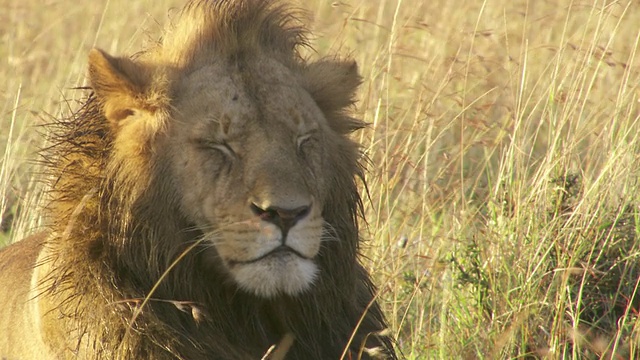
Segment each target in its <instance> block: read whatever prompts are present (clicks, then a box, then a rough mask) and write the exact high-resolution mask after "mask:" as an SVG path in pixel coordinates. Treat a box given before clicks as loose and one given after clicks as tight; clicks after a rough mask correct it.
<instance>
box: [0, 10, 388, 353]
mask: <svg viewBox="0 0 640 360" xmlns="http://www.w3.org/2000/svg"><path fill="white" fill-rule="evenodd" d="M298 17H299V16H298V14H297V13H296V12H295V11H292V10H291V9H290V8H289V7H287V6H285V5H284V4H281V3H279V2H276V1H264V0H237V1H230V0H229V1H225V0H218V1H213V0H212V1H192V2H190V3H189V4H188V5H187V6H186V7H185V8H184V10H183V11H182V13H181V15H180V17H179V18H178V19H177V20H176V21H175V23H174V24H172V25H171V26H169V28H168V30H167V32H166V33H165V35H164V37H163V39H162V40H161V41H160V42H159V44H157V46H155V47H153V48H151V49H149V50H147V51H145V52H143V53H141V54H139V55H138V56H137V57H136V58H135V59H129V58H116V57H111V56H109V55H107V54H105V53H103V52H101V51H99V50H93V51H92V52H91V54H90V57H89V77H90V81H91V88H92V89H91V90H92V91H91V93H90V95H89V96H88V98H87V100H86V102H85V103H84V104H83V105H82V107H81V108H80V109H79V110H78V111H77V112H76V113H75V114H73V115H72V116H70V117H69V118H68V119H61V120H59V121H57V122H56V123H54V124H52V125H51V126H50V131H51V146H50V147H49V148H47V149H45V150H44V157H43V158H44V159H46V160H45V161H46V162H47V164H46V165H47V168H48V169H49V174H48V179H49V180H50V184H49V187H50V190H49V196H50V202H49V205H48V206H47V207H46V209H45V214H44V217H45V219H46V221H47V223H48V224H49V230H48V231H47V233H46V234H45V235H40V236H36V237H32V238H29V239H26V240H23V241H20V242H17V243H16V244H14V245H11V246H9V247H8V248H6V249H4V250H2V252H0V287H1V288H3V289H9V290H5V291H4V292H5V294H3V295H2V299H3V306H2V307H0V358H3V359H4V358H7V359H36V358H37V359H47V358H50V359H58V358H60V359H72V358H79V359H259V358H260V357H261V356H262V355H263V354H264V353H265V352H266V351H267V350H268V349H269V347H270V346H272V345H273V344H277V343H278V342H280V341H281V339H283V338H286V339H289V338H292V339H293V345H292V346H291V348H290V349H289V350H288V352H287V358H288V359H339V358H340V356H341V355H343V353H344V354H346V355H347V358H354V359H355V358H357V357H358V356H362V358H369V357H370V354H373V353H377V354H380V356H381V357H383V358H392V359H393V358H395V357H396V356H395V353H394V350H393V346H392V340H391V339H390V338H389V337H388V336H387V335H384V334H381V331H383V330H385V329H386V327H387V325H386V322H385V319H384V316H383V314H382V312H381V310H380V308H379V306H378V304H377V302H376V301H375V293H376V290H375V287H374V286H373V284H372V283H371V280H370V278H369V275H368V274H367V272H366V271H365V269H364V268H363V267H362V266H361V265H360V263H359V260H358V250H359V245H358V244H359V236H358V225H357V222H358V221H357V220H358V219H357V218H358V216H361V215H362V209H361V200H360V197H359V194H358V189H357V181H363V180H362V178H363V172H362V168H361V166H360V163H359V160H360V157H361V156H360V153H359V148H358V146H357V144H355V143H354V142H353V141H352V140H350V139H349V134H350V133H351V132H352V131H354V130H357V129H359V128H361V127H362V126H363V124H362V123H361V122H360V121H359V120H356V119H353V118H351V117H350V116H349V114H348V111H349V108H350V106H351V105H352V104H353V102H354V97H355V91H356V90H357V87H358V85H359V83H360V77H359V76H358V73H357V67H356V65H355V63H353V62H352V61H348V60H347V61H343V60H339V59H322V60H318V61H307V60H305V59H303V58H302V57H301V56H300V54H299V52H298V51H299V50H300V47H302V46H306V43H305V38H306V32H305V29H304V28H303V27H302V26H301V25H300V23H299V21H298V20H297V19H298ZM203 69H204V70H203ZM207 69H210V70H207ZM218 73H220V74H223V75H224V76H225V77H224V79H226V80H224V81H227V82H228V83H229V85H225V83H224V81H223V80H221V79H222V77H220V78H215V77H211V78H205V79H195V80H194V81H192V80H189V79H190V77H192V76H195V75H194V74H218ZM227 74H229V75H227ZM218 81H220V83H219V84H218V83H217V82H218ZM195 84H198V85H195ZM194 86H196V88H195V89H194ZM200 87H202V89H203V90H202V91H204V92H206V91H208V90H211V89H224V90H225V91H227V90H228V92H229V93H228V94H219V99H222V100H219V99H218V100H214V99H212V100H211V101H214V102H215V101H219V102H220V103H221V104H223V105H222V107H225V108H228V109H229V110H228V111H227V110H225V111H227V112H219V109H214V110H215V111H217V112H216V114H218V116H217V117H216V119H215V121H210V122H209V123H207V125H206V126H210V127H211V126H213V125H215V128H213V127H212V129H214V130H212V131H211V132H212V133H216V134H222V135H225V136H226V135H229V136H231V135H230V134H231V133H232V132H233V131H240V133H241V134H242V136H243V138H242V139H237V140H234V141H236V142H235V143H233V145H234V146H235V149H233V150H226V148H224V147H222V146H221V145H220V144H218V143H214V144H213V145H210V144H209V143H208V140H207V139H208V138H205V139H204V140H206V141H205V144H204V145H203V144H200V143H197V144H193V143H192V142H190V140H194V139H192V138H190V137H189V136H192V135H191V134H192V132H193V133H195V134H199V133H202V132H206V131H199V132H194V128H196V127H201V128H202V129H209V127H205V124H204V122H203V121H204V120H199V119H200V118H199V117H198V116H195V115H194V116H191V115H190V116H187V115H186V114H204V112H203V111H204V110H202V109H201V107H202V108H206V106H210V105H206V104H195V106H196V109H195V110H194V109H192V107H193V106H194V104H192V103H193V101H195V100H193V101H192V100H191V99H190V97H189V96H187V95H185V94H186V93H187V92H188V91H193V94H195V95H194V96H195V97H194V98H196V99H200V98H199V97H197V96H201V94H200V92H202V91H201V90H200ZM207 94H208V93H207ZM274 94H275V95H274ZM277 94H280V95H281V98H279V97H278V95H277ZM283 94H284V95H287V96H282V95H283ZM205 99H208V98H205ZM225 99H226V100H225ZM291 99H293V100H291ZM198 101H199V100H198ZM243 101H244V102H245V103H246V105H244V104H245V103H243ZM184 104H187V105H188V106H190V107H191V108H189V107H187V105H184ZM216 104H217V103H216ZM287 104H289V105H287ZM300 104H302V105H300ZM200 105H202V106H200ZM234 106H235V107H234ZM287 106H289V107H287ZM282 109H288V110H290V111H288V112H287V113H283V112H282V111H281V110H282ZM212 111H213V110H212ZM220 114H232V115H234V116H236V117H238V116H240V115H242V116H245V115H246V116H245V117H246V118H247V119H249V120H246V121H245V120H242V121H239V120H237V119H236V117H233V116H232V117H231V118H230V119H226V118H225V117H224V116H222V115H220ZM240 117H241V116H240ZM281 118H284V120H283V119H281ZM203 119H205V117H203ZM309 119H311V120H309ZM212 124H213V125H212ZM298 128H299V129H303V130H297V129H298ZM238 129H240V130H238ZM309 129H311V130H309ZM207 131H208V130H207ZM222 135H221V136H222ZM290 137H293V140H292V141H291V144H290V145H287V141H289V138H290ZM309 137H311V138H312V141H313V142H312V143H311V144H310V145H309V144H304V145H302V144H301V143H303V142H306V141H307V139H308V138H309ZM245 138H246V139H251V141H250V142H249V140H246V139H245ZM181 139H187V140H189V141H182V140H181ZM296 139H297V140H296ZM194 141H195V142H202V139H200V138H196V139H195V140H194ZM229 141H232V140H229ZM296 141H298V143H296ZM210 146H213V150H212V149H208V148H207V149H204V150H203V149H202V147H210ZM225 146H226V145H225ZM183 149H187V150H184V151H185V152H184V153H183V152H182V151H183ZM221 151H222V154H221V153H220V152H221ZM225 152H232V154H227V153H225ZM234 152H235V153H234ZM185 154H186V155H185ZM270 154H271V155H274V156H271V157H269V155H270ZM230 158H231V159H230ZM198 159H203V161H202V163H199V162H198V161H199V160H198ZM193 163H196V165H197V167H196V170H193V171H194V172H193V173H191V172H190V171H191V170H189V169H192V167H189V166H196V165H193ZM190 164H191V165H190ZM301 164H302V165H301ZM305 164H307V165H305ZM176 169H178V170H176ZM180 169H186V170H184V171H181V170H180ZM203 169H208V170H207V171H205V170H203ZM222 169H226V170H222ZM238 169H241V170H238ZM234 174H245V175H246V176H240V175H238V176H237V177H234V176H236V175H234ZM225 179H227V180H225ZM189 181H192V182H193V183H189ZM209 181H211V183H212V184H215V185H216V186H212V187H202V186H201V187H198V186H197V185H198V184H200V185H203V184H209V183H208V182H209ZM214 181H215V182H214ZM186 183H189V184H195V185H194V186H182V185H184V184H186ZM222 184H225V185H222ZM223 186H226V188H225V187H223ZM236 186H237V187H238V188H242V189H245V190H242V191H241V190H238V191H237V192H235V190H234V191H226V190H224V189H227V188H228V189H235V187H236ZM283 187H286V189H283ZM194 188H195V189H194ZM243 191H244V192H243ZM210 193H211V194H218V193H219V194H218V195H215V196H218V197H217V198H215V199H218V200H219V201H218V203H215V204H213V205H211V204H209V205H206V206H205V205H203V204H201V203H198V202H197V201H199V200H200V199H202V198H204V197H206V196H209V194H210ZM292 193H295V194H294V195H291V194H292ZM203 194H204V195H203ZM274 194H275V195H274ZM282 194H284V195H282ZM211 196H214V195H211ZM256 196H258V197H260V196H262V197H264V198H269V199H270V200H269V201H277V200H278V199H280V198H281V197H282V196H284V198H286V199H285V200H286V201H293V202H295V201H309V202H310V204H313V205H317V206H316V207H313V205H312V206H311V209H312V210H311V215H309V216H308V217H309V220H308V221H307V220H306V219H305V220H304V221H307V223H304V224H307V225H304V226H306V228H304V229H302V230H301V229H298V228H300V227H302V226H303V225H295V227H294V228H292V230H291V233H295V232H296V231H297V232H298V233H300V234H301V235H299V237H300V238H301V239H303V240H304V239H305V236H307V235H306V234H307V233H309V234H311V232H312V230H313V229H317V228H318V226H320V225H317V224H321V225H322V233H323V235H322V236H323V239H322V242H321V243H320V245H319V246H320V247H319V250H318V252H317V254H315V255H314V257H313V259H312V260H310V261H308V263H309V264H311V263H313V264H314V265H313V266H316V267H317V277H316V278H315V279H314V280H313V281H310V282H309V284H308V286H307V284H306V283H304V281H303V280H301V281H303V283H302V285H300V288H299V289H298V288H294V289H293V290H290V293H287V291H289V290H286V289H285V290H282V291H281V290H278V289H279V288H278V289H275V290H273V292H267V293H266V294H267V295H266V296H260V293H259V292H258V294H256V293H252V291H251V289H252V288H253V287H255V286H254V284H253V283H251V282H250V281H249V285H248V288H249V290H247V289H244V288H242V287H241V286H239V284H238V282H237V280H234V279H233V278H232V276H231V275H230V274H234V271H233V269H232V267H233V264H229V263H228V261H227V262H224V261H223V259H224V254H223V253H222V251H223V246H224V244H223V242H224V241H222V240H220V244H218V243H216V241H218V240H215V239H214V238H215V237H216V236H220V237H221V238H224V237H225V236H227V235H226V234H227V233H229V234H231V235H233V236H241V234H242V232H243V231H245V230H246V231H249V230H247V229H244V228H238V229H239V230H237V231H236V233H231V232H230V231H229V230H225V229H226V228H225V227H224V226H221V224H225V223H224V221H225V217H226V216H227V215H226V214H227V213H229V214H230V215H229V216H230V217H232V218H233V216H236V215H237V214H235V215H234V212H236V213H237V212H240V213H241V214H240V215H237V216H236V217H237V218H239V219H243V218H242V216H247V217H248V219H249V220H250V221H254V223H256V224H259V225H260V226H262V228H266V229H267V230H269V231H271V232H273V231H277V229H276V230H273V229H275V228H274V227H273V226H271V225H269V224H267V225H264V224H263V222H260V219H258V220H256V219H251V218H249V217H250V216H251V212H250V211H249V204H250V203H251V201H254V202H256V200H251V199H255V197H256ZM273 198H275V199H276V200H274V199H273ZM300 199H302V200H300ZM207 206H209V207H207ZM201 208H202V209H204V210H200V209H201ZM235 209H239V210H235ZM209 210H211V211H212V212H213V213H215V214H220V212H223V213H224V214H225V217H219V218H216V217H212V216H211V215H209V212H208V211H209ZM245 212H246V214H249V215H246V214H245ZM263 217H264V215H263ZM234 219H236V218H234ZM249 220H248V221H249ZM314 221H315V222H314ZM301 222H302V221H301ZM241 223H242V221H240V222H237V221H236V222H232V223H229V224H226V225H225V226H227V227H229V228H232V227H234V226H244V225H242V224H241ZM203 224H204V225H203ZM238 224H239V225H238ZM263 225H264V226H263ZM216 226H219V227H216ZM269 226H271V227H269ZM272 228H273V229H272ZM252 229H253V228H252ZM305 229H307V230H305ZM251 231H257V230H251ZM261 231H262V230H261ZM283 232H284V230H283ZM294 235H295V234H294ZM294 235H291V236H292V237H293V236H294ZM295 236H298V235H295ZM309 236H311V235H309ZM211 239H214V240H211ZM303 240H299V241H300V244H302V245H300V246H301V247H302V248H303V249H306V248H304V246H303V245H304V241H303ZM317 241H320V240H317ZM229 246H231V247H232V250H233V251H231V252H232V254H242V253H243V251H244V250H242V249H244V248H238V249H235V248H233V247H234V246H235V247H237V246H239V245H238V244H237V242H232V243H230V245H229ZM247 246H248V247H251V246H253V245H252V244H250V246H249V245H247ZM309 249H311V250H308V251H310V252H314V251H316V250H314V249H315V247H313V246H311V247H309ZM234 251H235V252H234ZM247 251H249V250H247ZM301 251H302V250H301ZM225 261H226V260H225ZM296 261H299V260H296ZM274 266H275V265H274ZM267 275H268V274H267ZM305 281H306V280H305ZM256 291H257V290H256ZM369 349H375V351H369Z"/></svg>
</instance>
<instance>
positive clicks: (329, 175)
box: [89, 4, 360, 297]
mask: <svg viewBox="0 0 640 360" xmlns="http://www.w3.org/2000/svg"><path fill="white" fill-rule="evenodd" d="M220 6H222V5H220ZM228 6H230V5H228ZM234 6H236V5H234ZM262 6H264V7H265V8H267V5H262ZM202 7H203V5H202V4H200V5H193V6H192V7H189V8H187V11H185V13H184V14H183V15H182V18H181V19H180V20H179V22H178V24H177V25H176V28H174V30H173V32H172V33H169V34H168V35H167V38H165V39H164V41H163V45H161V46H160V47H158V48H157V49H155V50H154V51H152V52H150V53H148V54H145V55H143V56H142V57H141V58H139V59H138V60H137V61H131V60H128V59H123V58H112V57H110V56H109V55H107V54H105V53H103V52H101V51H98V50H94V51H93V52H92V53H91V56H90V64H89V65H90V74H91V79H90V80H91V83H92V87H93V89H94V90H95V92H96V95H97V98H98V101H100V102H101V103H102V105H103V107H104V112H105V114H106V117H107V120H108V121H109V122H110V124H111V126H112V131H113V133H114V137H115V138H114V144H115V148H114V153H115V156H117V157H121V158H120V159H115V161H116V163H118V164H119V166H122V167H125V166H135V168H133V169H129V170H130V171H132V172H134V173H136V172H140V171H142V170H144V171H145V172H146V173H147V174H148V176H149V177H150V178H151V177H156V178H157V181H158V182H161V183H162V184H161V186H162V187H163V190H164V191H166V192H167V193H168V194H166V195H165V196H167V198H173V197H174V196H175V197H176V199H172V200H175V201H176V202H177V204H176V205H177V209H176V210H178V209H179V211H180V213H181V214H183V216H184V217H185V219H184V220H186V221H187V222H189V223H190V224H191V225H192V226H193V227H195V228H196V229H198V230H199V231H201V232H202V234H203V237H202V239H201V241H202V243H203V245H204V246H205V247H206V250H204V252H205V253H206V256H207V257H208V258H209V260H210V261H211V262H214V263H217V264H219V266H220V268H221V269H223V270H224V271H225V272H226V273H228V274H229V276H230V278H231V279H233V281H235V282H236V283H237V284H238V286H239V287H240V288H241V289H243V290H245V291H247V292H250V293H254V294H256V295H259V296H264V297H272V296H275V295H278V294H288V295H296V294H299V293H300V292H302V291H304V290H307V289H308V288H309V287H310V286H312V284H313V283H314V280H315V279H316V278H317V276H318V274H319V272H320V271H321V269H320V268H319V266H318V264H317V259H316V258H317V256H318V254H319V252H320V250H321V248H322V247H323V244H324V243H326V242H331V241H340V239H337V238H336V237H335V234H333V230H332V225H331V223H329V222H327V221H326V220H327V219H325V217H324V215H325V214H326V213H327V212H334V211H335V209H333V208H332V207H331V206H332V201H331V200H332V199H331V194H336V193H341V192H344V191H345V190H348V191H352V190H353V189H350V188H349V189H343V188H342V187H343V186H344V185H345V184H344V182H345V181H347V182H351V181H352V178H353V176H354V175H356V172H357V171H358V169H359V168H358V165H357V159H358V153H357V147H356V146H355V144H353V143H352V142H351V141H350V140H348V139H347V138H346V137H345V132H346V131H348V130H352V129H354V128H355V127H357V126H359V124H358V123H357V122H356V121H354V120H352V119H350V118H346V117H345V116H343V115H342V111H341V110H342V109H343V108H345V107H346V106H348V105H350V104H351V103H352V101H353V96H354V93H355V90H356V88H357V86H358V84H359V83H360V78H359V75H358V73H357V68H356V65H355V63H354V62H352V61H340V60H322V61H319V62H314V63H309V64H307V63H305V62H303V61H302V59H300V58H299V57H298V55H297V53H296V52H295V51H293V50H295V47H296V46H297V45H298V42H299V41H300V39H301V35H302V34H301V33H300V32H299V30H298V29H297V28H294V27H291V28H282V27H279V26H281V25H282V24H280V23H278V22H276V23H275V24H271V23H268V22H271V21H273V19H270V18H268V16H267V15H272V16H273V15H274V14H277V13H271V14H269V12H268V11H267V10H268V9H259V10H256V12H255V13H254V14H245V16H249V15H252V16H255V18H254V19H252V23H251V25H250V26H249V27H248V28H241V27H240V26H238V25H236V24H231V25H229V24H227V23H225V22H224V20H225V19H224V18H222V19H221V18H218V17H216V16H215V14H210V13H206V12H203V9H202ZM238 7H239V6H238ZM206 10H208V11H210V10H211V9H206ZM234 10H235V11H241V9H234ZM225 11H227V12H223V14H229V13H228V9H226V10H225ZM233 15H234V14H229V15H228V16H233ZM209 16H210V18H209ZM247 20H248V19H247ZM279 20H280V21H285V20H286V19H284V18H283V19H279ZM212 21H215V27H216V29H215V30H216V33H217V36H215V37H213V36H210V35H209V34H207V33H206V32H207V31H211V27H212V25H213V24H212V23H211V22H212ZM185 24H189V29H188V30H189V32H188V33H184V32H185V31H187V30H186V29H183V28H182V27H183V26H186V25H185ZM266 25H268V26H272V28H269V29H268V30H271V31H268V32H266V33H261V32H260V31H262V30H263V29H262V27H263V26H266ZM274 25H278V27H276V26H274ZM198 26H201V27H198ZM204 26H206V27H204ZM193 27H195V31H194V29H193ZM225 33H232V34H234V36H235V37H236V39H235V41H233V42H229V41H228V38H227V35H224V36H222V35H221V34H225ZM220 38H223V39H224V40H221V39H220ZM274 38H276V39H278V42H274V40H273V39H274ZM274 45H275V46H274ZM167 48H168V49H169V50H167ZM176 54H179V56H176ZM185 54H188V55H185ZM142 151H144V153H142ZM136 156H145V157H146V156H148V157H151V159H144V160H142V161H140V162H136V161H133V162H132V163H131V164H127V162H131V160H132V158H134V157H136ZM120 170H122V169H120ZM159 177H161V178H159ZM336 178H338V179H336ZM346 179H348V180H346ZM137 181H138V180H136V182H137ZM348 185H350V184H348ZM350 200H351V199H349V198H348V197H347V198H345V199H342V200H339V201H343V202H344V201H350ZM346 215H349V214H346Z"/></svg>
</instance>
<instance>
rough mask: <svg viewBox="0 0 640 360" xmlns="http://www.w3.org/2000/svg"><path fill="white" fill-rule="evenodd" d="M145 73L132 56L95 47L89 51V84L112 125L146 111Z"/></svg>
mask: <svg viewBox="0 0 640 360" xmlns="http://www.w3.org/2000/svg"><path fill="white" fill-rule="evenodd" d="M144 74H145V69H144V68H143V67H142V66H141V65H140V64H137V63H135V62H134V61H133V60H131V59H128V58H124V57H112V56H110V55H109V54H107V53H105V52H104V51H102V50H99V49H95V48H94V49H92V50H91V51H90V52H89V80H90V82H91V87H92V89H93V91H94V92H95V95H96V97H97V98H98V101H99V102H100V104H101V105H102V108H103V111H104V114H105V117H106V118H107V120H109V122H110V123H111V124H112V125H117V124H119V122H120V121H122V120H124V119H126V118H127V117H129V116H131V115H134V114H136V113H138V112H140V111H144V110H146V109H145V108H146V104H145V101H144V88H145V85H146V84H145V83H144V80H143V78H144V76H143V75H144Z"/></svg>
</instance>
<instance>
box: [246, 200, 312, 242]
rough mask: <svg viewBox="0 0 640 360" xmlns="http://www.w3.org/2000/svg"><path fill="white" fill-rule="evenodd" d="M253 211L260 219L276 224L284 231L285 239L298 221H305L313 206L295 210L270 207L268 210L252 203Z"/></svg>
mask: <svg viewBox="0 0 640 360" xmlns="http://www.w3.org/2000/svg"><path fill="white" fill-rule="evenodd" d="M251 211H252V212H253V213H254V214H256V215H257V216H258V217H260V219H261V220H263V221H267V222H270V223H272V224H275V225H276V226H278V227H279V228H280V230H282V235H283V237H284V236H286V234H287V232H289V229H291V228H292V227H293V226H294V225H295V224H296V223H297V222H298V221H300V220H302V219H304V218H305V217H306V216H307V215H309V212H311V206H306V205H305V206H300V207H297V208H294V209H285V208H282V207H278V206H269V207H267V208H266V209H263V208H261V207H260V206H258V205H256V204H254V203H252V204H251Z"/></svg>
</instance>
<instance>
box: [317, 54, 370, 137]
mask: <svg viewBox="0 0 640 360" xmlns="http://www.w3.org/2000/svg"><path fill="white" fill-rule="evenodd" d="M305 75H306V88H307V91H309V93H310V94H311V96H312V97H313V98H314V100H315V101H316V103H317V104H318V106H319V107H320V109H322V111H324V112H325V114H327V117H328V118H329V119H328V120H329V121H332V120H334V122H335V121H338V122H340V123H332V124H331V126H332V127H333V128H334V129H335V130H337V131H338V132H341V133H344V132H350V131H353V130H354V129H358V128H361V127H362V124H361V123H360V122H359V121H356V120H354V119H349V118H345V117H344V116H337V117H338V118H337V119H333V117H335V116H336V115H342V110H343V109H344V108H346V107H348V106H350V105H353V103H354V102H355V97H356V91H357V90H358V87H359V86H360V84H361V83H362V78H361V77H360V74H359V73H358V65H357V64H356V62H355V61H353V60H348V61H341V60H320V61H317V62H314V63H311V64H309V65H308V66H307V68H306V73H305Z"/></svg>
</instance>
